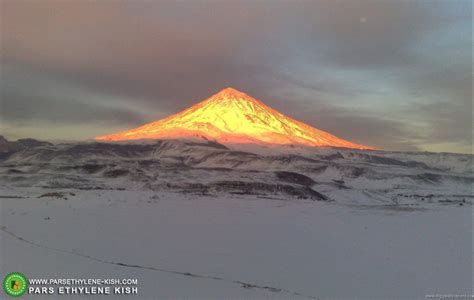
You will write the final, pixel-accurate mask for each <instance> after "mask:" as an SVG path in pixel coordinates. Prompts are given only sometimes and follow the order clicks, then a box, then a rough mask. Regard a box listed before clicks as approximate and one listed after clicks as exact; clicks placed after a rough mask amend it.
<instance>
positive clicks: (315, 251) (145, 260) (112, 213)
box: [0, 187, 472, 299]
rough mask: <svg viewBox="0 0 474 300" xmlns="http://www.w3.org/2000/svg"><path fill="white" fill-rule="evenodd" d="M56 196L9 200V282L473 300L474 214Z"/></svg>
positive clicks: (149, 196)
mask: <svg viewBox="0 0 474 300" xmlns="http://www.w3.org/2000/svg"><path fill="white" fill-rule="evenodd" d="M48 192H57V190H48V189H40V188H8V187H3V188H2V189H1V190H0V195H2V199H1V200H0V201H1V231H0V237H1V240H0V242H1V247H0V249H1V251H2V253H1V257H2V259H1V260H0V269H1V270H2V272H3V273H4V272H7V271H20V272H23V273H24V274H26V275H27V276H28V277H30V278H138V282H139V284H138V286H139V296H140V297H143V298H148V299H151V298H153V299H155V298H188V299H189V298H193V299H194V298H196V299H224V298H226V299H228V298H234V299H235V298H238V299H260V298H287V299H288V298H290V299H292V298H308V297H316V298H322V299H341V298H358V299H363V298H369V297H372V298H374V297H375V298H397V299H400V298H419V299H424V298H425V295H430V294H471V293H472V247H471V238H472V210H471V208H470V207H469V208H468V207H466V206H453V205H439V206H435V207H418V208H412V209H400V208H397V207H387V206H378V207H371V206H348V205H340V204H337V203H334V202H331V203H328V202H314V201H310V200H301V199H300V200H294V201H285V200H275V199H261V198H256V197H249V196H239V195H236V196H227V197H221V196H214V197H213V196H196V195H185V194H180V193H172V192H153V191H103V190H94V191H81V190H68V189H63V190H61V192H62V193H64V198H67V200H66V199H64V198H56V197H41V198H38V197H39V196H41V195H44V194H45V193H48ZM69 193H72V194H74V195H71V194H69ZM6 196H9V197H12V196H15V197H21V198H8V197H6ZM32 298H33V297H32ZM76 298H77V296H76ZM35 299H38V297H35Z"/></svg>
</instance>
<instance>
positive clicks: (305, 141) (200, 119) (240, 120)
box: [96, 88, 373, 149]
mask: <svg viewBox="0 0 474 300" xmlns="http://www.w3.org/2000/svg"><path fill="white" fill-rule="evenodd" d="M196 137H200V138H205V139H208V140H213V141H217V142H220V143H256V144H279V145H281V144H295V145H306V146H316V147H322V146H324V147H345V148H356V149H373V148H371V147H368V146H364V145H359V144H355V143H351V142H349V141H346V140H343V139H341V138H338V137H336V136H334V135H331V134H329V133H327V132H324V131H322V130H319V129H316V128H314V127H311V126H309V125H307V124H305V123H303V122H300V121H297V120H294V119H292V118H290V117H287V116H285V115H284V114H282V113H280V112H278V111H276V110H274V109H273V108H271V107H268V106H267V105H265V104H263V103H262V102H260V101H258V100H257V99H255V98H252V97H250V96H249V95H247V94H245V93H242V92H240V91H237V90H235V89H233V88H226V89H223V90H222V91H220V92H219V93H217V94H215V95H214V96H212V97H210V98H209V99H207V100H204V101H202V102H199V103H197V104H195V105H193V106H191V107H190V108H188V109H186V110H183V111H181V112H179V113H177V114H174V115H171V116H169V117H167V118H164V119H161V120H158V121H155V122H151V123H148V124H145V125H143V126H140V127H138V128H135V129H130V130H126V131H122V132H118V133H114V134H111V135H105V136H98V137H96V140H108V141H123V140H137V139H176V138H196Z"/></svg>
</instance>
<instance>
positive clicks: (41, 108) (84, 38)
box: [0, 0, 472, 152]
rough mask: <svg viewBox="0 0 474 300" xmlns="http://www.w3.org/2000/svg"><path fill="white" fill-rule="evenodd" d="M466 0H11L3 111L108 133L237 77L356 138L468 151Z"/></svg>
mask: <svg viewBox="0 0 474 300" xmlns="http://www.w3.org/2000/svg"><path fill="white" fill-rule="evenodd" d="M471 5H472V4H471V3H470V1H454V2H438V3H434V2H432V3H428V2H425V1H418V2H417V1H412V2H399V1H393V2H390V1H384V2H382V1H369V0H360V1H315V2H279V3H275V2H259V3H251V2H179V3H174V2H168V3H165V2H130V1H123V2H105V1H104V2H49V1H48V2H46V1H45V2H13V1H11V2H3V6H2V8H3V9H2V43H1V45H2V49H1V50H2V52H1V54H2V57H1V59H2V66H8V68H7V69H5V68H3V71H2V77H3V78H2V99H1V101H2V103H1V105H0V109H1V111H0V116H1V117H2V119H3V120H2V121H4V122H9V123H15V122H16V123H18V122H19V121H20V120H21V123H22V124H23V125H22V126H24V127H25V128H26V127H27V126H35V122H38V121H39V120H43V121H47V120H48V119H54V120H56V123H61V122H64V123H68V124H71V123H74V122H82V121H84V120H87V122H90V123H91V124H94V123H97V130H96V134H105V133H108V132H111V131H114V130H116V129H118V128H124V126H126V125H130V127H132V126H134V125H140V124H142V123H145V122H148V121H151V120H154V119H157V118H160V117H163V116H165V115H166V114H169V113H173V112H176V111H178V110H180V109H183V108H185V107H187V106H189V105H191V104H193V103H195V102H196V101H198V100H201V99H203V98H206V97H208V96H210V95H211V94H212V93H214V92H217V91H218V90H219V89H221V88H223V87H226V86H233V87H235V88H238V89H241V90H243V91H245V92H248V93H249V94H251V95H253V96H255V97H257V98H260V99H261V100H264V101H265V102H266V103H267V104H269V105H270V106H274V107H275V108H277V109H279V110H281V111H283V112H284V113H287V114H289V115H290V116H292V117H294V118H298V119H302V120H303V121H305V122H307V123H309V124H312V125H314V126H317V127H318V128H321V129H324V130H328V131H330V132H332V133H334V134H337V135H340V136H341V137H344V138H347V139H350V140H354V141H357V142H360V143H367V144H372V145H375V146H379V147H382V148H391V149H406V150H413V149H425V150H434V151H440V150H443V151H455V152H456V151H464V152H465V151H468V150H466V149H468V148H469V146H470V145H471V144H472V136H471V134H472V129H471V128H472V114H471V113H470V112H472V87H471V84H472V62H471V52H472V37H471V31H472V28H471V20H472V16H471V11H472V10H471ZM19 73H22V74H23V75H18V74H19ZM15 76H16V77H15ZM19 77H20V78H25V77H28V80H23V79H22V80H21V82H20V80H18V79H17V78H19ZM44 78H50V79H51V80H49V81H48V82H47V84H46V83H44V80H45V79H44ZM39 84H40V85H41V84H45V86H47V87H48V88H46V89H44V90H42V91H41V93H39V94H38V93H37V86H38V85H39ZM70 86H73V88H66V87H70ZM68 93H69V94H68ZM85 97H89V98H88V99H85ZM91 99H93V100H91ZM371 101H372V102H373V103H374V105H371V103H372V102H371ZM367 107H368V108H367ZM447 107H448V108H447ZM402 115H403V118H400V117H399V116H402ZM115 120H117V121H115ZM104 122H105V123H107V124H108V127H106V128H104V127H103V124H104ZM9 128H11V127H9ZM4 134H5V133H4ZM78 136H79V134H78ZM52 138H53V137H52ZM434 144H446V145H447V146H444V147H445V148H436V147H437V146H433V145H434Z"/></svg>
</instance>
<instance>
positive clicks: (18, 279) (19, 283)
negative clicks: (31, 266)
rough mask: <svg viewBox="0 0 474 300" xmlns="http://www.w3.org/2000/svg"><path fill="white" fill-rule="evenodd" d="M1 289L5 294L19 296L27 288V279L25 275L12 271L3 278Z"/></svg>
mask: <svg viewBox="0 0 474 300" xmlns="http://www.w3.org/2000/svg"><path fill="white" fill-rule="evenodd" d="M3 289H4V290H5V293H7V295H9V296H12V297H20V296H21V295H23V294H24V293H26V290H27V289H28V280H26V277H25V275H23V274H21V273H18V272H13V273H10V274H8V275H7V276H5V279H4V280H3Z"/></svg>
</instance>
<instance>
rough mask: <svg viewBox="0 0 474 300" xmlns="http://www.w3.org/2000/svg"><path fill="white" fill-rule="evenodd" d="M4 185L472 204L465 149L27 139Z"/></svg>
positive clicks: (5, 165)
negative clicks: (34, 141) (28, 143)
mask: <svg viewBox="0 0 474 300" xmlns="http://www.w3.org/2000/svg"><path fill="white" fill-rule="evenodd" d="M0 176H1V177H0V180H1V182H3V183H4V184H8V185H12V186H19V187H20V186H36V187H48V188H77V189H88V190H90V189H118V188H119V189H127V190H166V191H176V192H182V193H196V194H202V195H219V194H229V193H230V194H239V195H243V196H245V195H256V196H259V197H271V198H278V199H312V200H322V201H335V202H338V203H346V204H355V203H363V204H374V205H402V204H406V205H422V204H424V203H455V204H460V205H463V204H468V203H471V200H472V198H473V196H472V184H473V182H474V174H473V172H472V156H471V155H462V154H446V153H443V154H437V153H403V152H386V151H362V150H351V149H329V148H311V147H307V148H304V147H286V148H281V147H278V148H275V147H264V146H253V147H250V146H248V147H247V148H245V151H243V150H242V149H233V148H228V147H226V146H224V145H221V144H218V143H215V142H202V141H191V140H162V141H152V142H143V143H95V142H93V143H76V144H57V145H52V144H49V143H46V144H44V143H38V144H33V145H32V146H30V147H17V148H16V149H14V150H9V151H7V152H3V154H2V156H1V157H0Z"/></svg>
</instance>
